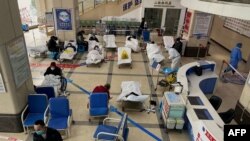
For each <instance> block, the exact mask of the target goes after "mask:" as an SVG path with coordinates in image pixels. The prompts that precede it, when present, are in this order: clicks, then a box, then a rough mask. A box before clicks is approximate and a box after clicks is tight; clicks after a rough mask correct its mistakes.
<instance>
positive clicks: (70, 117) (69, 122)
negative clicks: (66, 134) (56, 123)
mask: <svg viewBox="0 0 250 141" xmlns="http://www.w3.org/2000/svg"><path fill="white" fill-rule="evenodd" d="M70 111H71V112H70V115H69V116H68V122H67V123H68V127H70V125H71V122H72V120H73V119H72V117H73V116H72V115H73V112H72V110H71V109H70Z"/></svg>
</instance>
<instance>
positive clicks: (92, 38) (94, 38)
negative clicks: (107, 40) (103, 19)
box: [89, 34, 99, 42]
mask: <svg viewBox="0 0 250 141" xmlns="http://www.w3.org/2000/svg"><path fill="white" fill-rule="evenodd" d="M89 40H90V41H96V42H99V40H98V39H97V37H96V36H95V34H92V35H91V37H90V38H89Z"/></svg>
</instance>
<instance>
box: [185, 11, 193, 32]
mask: <svg viewBox="0 0 250 141" xmlns="http://www.w3.org/2000/svg"><path fill="white" fill-rule="evenodd" d="M191 17H192V13H191V12H190V11H187V13H186V17H185V22H184V32H185V33H187V34H188V32H189V27H190V23H191Z"/></svg>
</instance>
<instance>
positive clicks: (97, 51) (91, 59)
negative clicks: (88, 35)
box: [86, 46, 104, 65]
mask: <svg viewBox="0 0 250 141" xmlns="http://www.w3.org/2000/svg"><path fill="white" fill-rule="evenodd" d="M103 59H104V54H103V52H102V49H101V48H100V47H99V46H95V47H94V50H91V51H90V52H89V53H88V55H87V60H86V64H87V65H88V64H97V63H100V62H102V61H103Z"/></svg>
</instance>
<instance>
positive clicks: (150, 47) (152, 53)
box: [146, 43, 165, 63]
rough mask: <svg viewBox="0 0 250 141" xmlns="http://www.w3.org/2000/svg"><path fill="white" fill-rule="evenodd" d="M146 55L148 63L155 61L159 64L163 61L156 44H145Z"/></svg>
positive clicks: (163, 58)
mask: <svg viewBox="0 0 250 141" xmlns="http://www.w3.org/2000/svg"><path fill="white" fill-rule="evenodd" d="M146 50H147V55H148V59H149V61H150V62H153V61H156V62H157V63H160V62H162V61H164V60H165V57H164V56H163V55H162V52H161V49H160V47H159V46H157V44H151V43H147V47H146Z"/></svg>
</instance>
